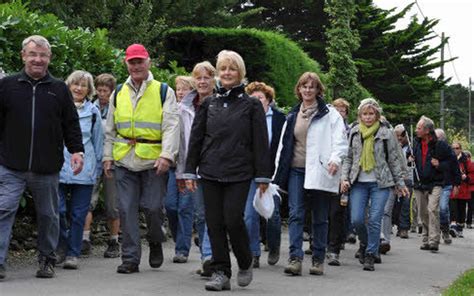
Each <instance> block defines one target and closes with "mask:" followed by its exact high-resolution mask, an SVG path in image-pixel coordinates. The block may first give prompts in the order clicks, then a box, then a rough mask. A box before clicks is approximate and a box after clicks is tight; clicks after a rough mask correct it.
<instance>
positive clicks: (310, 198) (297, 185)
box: [288, 168, 331, 262]
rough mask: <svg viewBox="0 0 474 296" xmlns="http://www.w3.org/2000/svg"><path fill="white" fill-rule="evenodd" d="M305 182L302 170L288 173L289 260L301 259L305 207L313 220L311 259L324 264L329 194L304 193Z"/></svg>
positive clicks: (316, 191)
mask: <svg viewBox="0 0 474 296" xmlns="http://www.w3.org/2000/svg"><path fill="white" fill-rule="evenodd" d="M304 178H305V170H304V169H303V168H292V169H291V171H290V177H289V180H288V206H289V210H290V213H289V219H288V230H289V236H290V258H299V259H301V260H302V259H303V256H304V252H303V226H304V220H305V219H304V216H305V207H308V208H309V209H310V210H311V216H312V222H311V228H312V233H313V237H312V239H313V259H315V260H317V261H318V262H324V257H325V254H326V247H327V239H328V216H329V204H330V198H331V196H330V195H331V194H330V193H328V192H324V191H319V190H305V189H304V187H303V185H304ZM306 195H307V196H306ZM305 199H306V200H305Z"/></svg>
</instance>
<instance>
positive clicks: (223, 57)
mask: <svg viewBox="0 0 474 296" xmlns="http://www.w3.org/2000/svg"><path fill="white" fill-rule="evenodd" d="M225 64H234V65H235V66H237V71H238V72H239V80H240V82H241V83H244V82H245V75H247V71H246V69H245V63H244V59H242V57H241V56H240V55H239V54H238V53H236V52H235V51H232V50H225V49H224V50H221V52H219V54H218V55H217V62H216V68H217V73H219V72H220V68H221V67H222V66H223V65H225Z"/></svg>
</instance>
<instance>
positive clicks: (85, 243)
mask: <svg viewBox="0 0 474 296" xmlns="http://www.w3.org/2000/svg"><path fill="white" fill-rule="evenodd" d="M91 250H92V245H91V241H90V240H85V239H84V240H82V248H81V255H86V256H87V255H90V254H91Z"/></svg>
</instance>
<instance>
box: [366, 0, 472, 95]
mask: <svg viewBox="0 0 474 296" xmlns="http://www.w3.org/2000/svg"><path fill="white" fill-rule="evenodd" d="M413 2H415V0H374V4H375V5H376V6H378V7H380V8H383V9H391V8H396V11H400V10H401V9H403V8H404V7H406V6H407V5H409V4H410V3H413ZM416 2H417V3H418V6H419V7H420V9H421V13H423V15H424V16H425V17H427V18H430V19H439V23H438V24H437V25H436V26H435V27H434V31H435V32H436V33H437V34H438V35H439V36H441V33H442V32H444V34H445V37H449V47H450V49H451V55H450V52H449V50H448V47H447V46H446V47H445V53H444V56H445V59H448V58H449V57H450V56H453V57H458V58H457V59H456V60H454V61H453V62H450V63H447V64H445V67H444V76H445V77H452V78H451V81H450V82H449V84H457V83H461V84H462V85H464V86H468V84H469V77H471V80H473V84H472V85H471V87H472V88H473V89H474V40H473V39H474V1H473V0H416ZM420 9H419V8H418V7H417V5H416V4H415V5H413V7H412V9H411V10H410V11H409V12H408V13H407V14H406V16H405V18H404V19H403V20H401V21H399V23H398V24H397V28H403V27H406V25H407V24H408V22H409V20H410V18H411V17H412V16H413V15H417V16H418V18H419V19H420V20H421V19H422V18H423V17H422V15H421V13H420ZM440 40H441V39H440V38H435V39H433V40H431V41H430V43H429V44H431V45H436V44H439V42H440ZM440 55H441V54H440V53H439V54H438V55H437V57H436V58H438V59H439V58H440ZM456 73H457V75H456ZM432 75H433V76H434V77H438V76H439V70H438V71H435V72H433V74H432Z"/></svg>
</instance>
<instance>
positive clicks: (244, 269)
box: [184, 50, 271, 291]
mask: <svg viewBox="0 0 474 296" xmlns="http://www.w3.org/2000/svg"><path fill="white" fill-rule="evenodd" d="M216 68H217V75H218V77H219V85H220V87H219V89H218V91H217V93H216V94H213V95H212V96H210V97H208V98H206V99H205V100H204V102H203V103H202V104H201V106H200V108H199V110H198V112H197V114H196V117H195V118H194V122H193V126H192V130H191V138H190V140H189V152H188V158H187V162H186V171H185V173H187V174H185V175H184V178H185V179H186V187H187V188H188V189H189V190H191V191H195V190H196V188H197V183H196V169H197V168H198V167H199V170H198V174H199V175H200V177H201V181H200V183H201V186H202V189H203V192H204V206H205V215H206V222H207V226H208V227H209V238H210V240H211V247H212V258H213V260H212V263H211V269H212V270H213V271H214V274H213V276H212V278H211V280H210V281H209V282H207V283H206V285H205V287H206V290H214V291H221V290H229V289H230V281H229V279H230V277H231V262H230V256H229V246H228V241H227V235H229V238H230V242H231V244H232V250H233V252H234V254H235V256H236V257H237V263H238V265H239V272H238V274H237V283H238V285H239V286H247V285H249V284H250V282H251V281H252V254H251V252H250V247H249V237H248V234H247V229H246V227H245V223H244V219H243V214H244V209H245V203H246V200H247V194H248V192H249V187H250V182H251V180H252V179H253V178H255V179H254V180H255V182H256V183H257V184H258V187H259V188H260V190H261V191H266V189H267V187H268V183H269V182H270V177H271V171H270V157H269V153H268V145H262V143H268V135H267V126H266V122H265V121H266V119H265V113H264V111H263V107H262V104H261V103H260V102H259V101H258V100H257V99H255V98H251V97H249V96H248V95H247V94H246V93H245V89H244V85H243V83H244V82H245V74H246V71H245V64H244V61H243V59H242V57H241V56H240V55H239V54H238V53H236V52H234V51H228V50H223V51H221V52H220V53H219V55H218V57H217V64H216Z"/></svg>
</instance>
